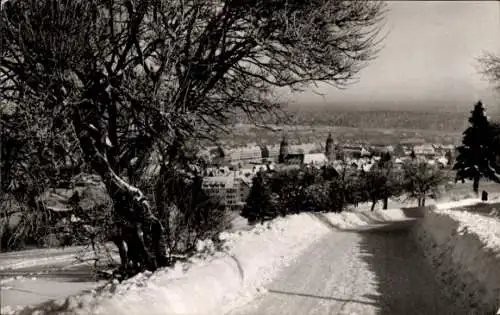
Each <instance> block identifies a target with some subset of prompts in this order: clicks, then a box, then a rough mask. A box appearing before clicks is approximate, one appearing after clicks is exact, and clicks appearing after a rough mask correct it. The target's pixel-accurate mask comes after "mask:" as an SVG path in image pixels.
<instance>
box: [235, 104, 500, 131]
mask: <svg viewBox="0 0 500 315" xmlns="http://www.w3.org/2000/svg"><path fill="white" fill-rule="evenodd" d="M286 112H287V113H288V114H289V115H290V116H291V117H290V119H291V124H292V125H307V126H338V127H352V128H367V129H371V128H376V129H379V128H381V129H420V130H436V131H438V130H441V131H448V132H461V131H463V130H465V128H467V125H468V121H467V119H468V117H469V116H470V112H469V111H464V112H442V111H418V110H383V109H373V110H353V109H350V110H349V109H343V108H335V107H333V108H325V107H322V108H317V109H315V108H311V107H309V108H307V109H306V110H301V109H297V108H287V109H286ZM490 119H492V120H497V121H498V120H500V116H498V115H495V116H493V117H490ZM238 120H239V122H241V123H246V122H248V121H247V120H246V119H244V118H240V119H238ZM267 123H274V122H273V121H268V122H267Z"/></svg>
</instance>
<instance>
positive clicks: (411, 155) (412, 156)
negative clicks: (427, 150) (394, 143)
mask: <svg viewBox="0 0 500 315" xmlns="http://www.w3.org/2000/svg"><path fill="white" fill-rule="evenodd" d="M410 158H411V159H412V160H415V159H416V158H417V155H416V154H415V151H414V150H413V149H412V150H411V153H410Z"/></svg>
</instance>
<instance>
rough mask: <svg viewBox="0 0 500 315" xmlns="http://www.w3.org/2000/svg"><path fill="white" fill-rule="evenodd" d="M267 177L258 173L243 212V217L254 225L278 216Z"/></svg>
mask: <svg viewBox="0 0 500 315" xmlns="http://www.w3.org/2000/svg"><path fill="white" fill-rule="evenodd" d="M268 187H269V185H268V181H267V179H266V175H265V174H264V173H263V172H258V173H257V175H256V176H255V177H254V178H253V180H252V188H251V189H250V192H249V194H248V197H247V203H246V205H245V207H244V208H243V210H242V212H241V216H242V217H244V218H246V219H248V222H249V223H251V224H253V223H255V222H257V221H258V220H260V221H261V222H263V221H264V220H266V219H271V218H273V217H275V216H276V214H275V211H274V210H273V209H274V205H273V202H272V199H271V191H270V190H269V188H268Z"/></svg>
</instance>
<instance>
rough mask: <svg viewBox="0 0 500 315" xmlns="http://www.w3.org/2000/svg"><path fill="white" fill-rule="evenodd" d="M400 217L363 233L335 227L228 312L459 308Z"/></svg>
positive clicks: (374, 311) (263, 313) (408, 311)
mask: <svg viewBox="0 0 500 315" xmlns="http://www.w3.org/2000/svg"><path fill="white" fill-rule="evenodd" d="M410 224H411V222H397V223H392V224H390V225H386V226H384V227H382V228H376V229H374V230H370V231H364V232H362V233H356V232H345V231H335V230H332V232H331V233H330V234H328V235H327V236H326V237H324V238H323V239H321V240H320V241H319V242H317V243H315V244H314V245H313V246H311V247H310V248H308V249H307V250H306V251H305V252H304V253H303V255H301V256H300V257H299V258H298V259H297V260H296V261H295V263H294V264H292V265H290V266H289V267H287V268H286V269H284V270H283V271H282V273H281V274H280V275H279V277H278V278H277V279H276V280H275V281H274V282H272V283H271V284H270V285H269V286H267V292H266V293H264V294H262V295H261V296H259V297H257V298H256V299H255V300H254V301H252V302H250V303H249V304H247V305H245V306H243V307H241V308H239V309H235V310H233V311H232V312H231V313H230V315H250V314H255V315H257V314H258V315H266V314H269V315H274V314H289V315H306V314H322V315H323V314H363V315H368V314H392V315H397V314H406V315H412V314H460V311H459V310H457V309H455V307H454V305H453V302H452V301H450V300H449V299H447V298H446V297H445V296H444V295H443V294H442V292H441V290H440V288H439V287H438V284H437V282H436V280H435V277H434V275H433V272H432V270H431V269H430V267H429V265H428V264H427V263H426V262H425V260H424V258H423V257H422V254H421V252H420V251H419V249H418V248H417V246H416V244H414V243H413V240H412V239H411V236H410V234H409V232H408V229H407V227H408V226H409V225H410Z"/></svg>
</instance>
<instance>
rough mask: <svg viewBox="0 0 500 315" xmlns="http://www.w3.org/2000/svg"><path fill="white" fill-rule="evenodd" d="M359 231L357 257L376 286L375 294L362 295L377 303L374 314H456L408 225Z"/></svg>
mask: <svg viewBox="0 0 500 315" xmlns="http://www.w3.org/2000/svg"><path fill="white" fill-rule="evenodd" d="M399 227H402V226H401V225H399ZM360 235H361V238H362V239H361V242H360V246H361V252H362V257H361V258H362V259H363V261H365V262H366V263H367V264H368V266H369V269H370V270H371V271H372V272H373V274H374V275H375V281H376V283H375V286H376V288H377V294H368V295H365V297H366V298H369V299H371V300H373V301H375V302H376V303H377V304H378V305H379V311H378V314H391V315H398V314H401V315H403V314H405V315H417V314H418V315H420V314H421V315H427V314H442V315H446V314H450V315H451V314H458V313H457V312H455V311H454V310H453V306H452V305H453V302H452V301H449V300H448V299H446V298H445V297H444V296H443V294H442V293H441V290H440V289H439V287H438V284H437V282H436V280H435V277H434V276H433V272H432V269H431V266H430V265H429V264H428V263H427V262H426V261H425V260H424V258H423V254H422V252H421V251H420V249H419V248H418V247H417V245H416V244H415V243H414V242H413V240H412V239H411V235H410V232H409V229H408V228H404V229H401V228H400V229H396V230H391V229H390V228H388V227H387V226H386V227H384V229H383V230H378V229H372V230H370V231H365V232H362V233H360Z"/></svg>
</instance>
